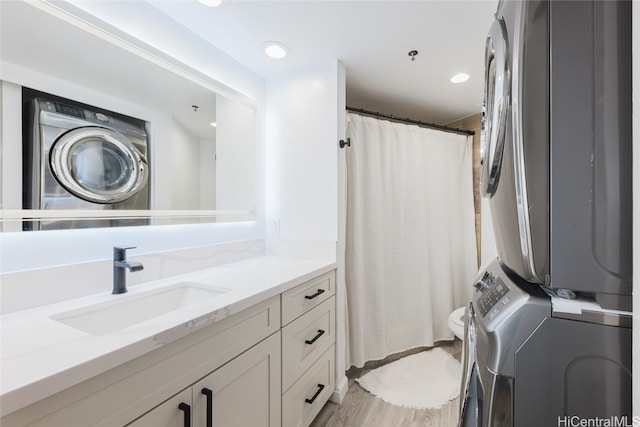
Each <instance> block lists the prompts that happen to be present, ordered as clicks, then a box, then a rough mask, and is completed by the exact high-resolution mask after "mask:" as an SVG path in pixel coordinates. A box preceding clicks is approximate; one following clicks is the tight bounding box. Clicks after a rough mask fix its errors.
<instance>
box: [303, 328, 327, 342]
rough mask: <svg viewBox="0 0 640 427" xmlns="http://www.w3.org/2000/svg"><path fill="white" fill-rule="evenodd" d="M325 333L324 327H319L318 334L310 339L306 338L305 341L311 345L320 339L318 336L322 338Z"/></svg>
mask: <svg viewBox="0 0 640 427" xmlns="http://www.w3.org/2000/svg"><path fill="white" fill-rule="evenodd" d="M323 335H324V331H323V330H322V329H318V333H317V334H316V336H315V337H313V338H311V339H310V340H305V341H304V343H305V344H309V345H311V344H313V343H314V342H316V341H318V338H320V337H321V336H323Z"/></svg>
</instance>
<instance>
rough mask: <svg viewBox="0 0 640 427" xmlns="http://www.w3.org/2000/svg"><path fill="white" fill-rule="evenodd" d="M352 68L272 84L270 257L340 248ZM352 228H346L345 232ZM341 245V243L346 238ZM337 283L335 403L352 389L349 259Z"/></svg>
mask: <svg viewBox="0 0 640 427" xmlns="http://www.w3.org/2000/svg"><path fill="white" fill-rule="evenodd" d="M345 98H346V89H345V71H344V67H343V66H342V64H340V63H339V62H338V61H332V62H329V63H323V64H319V65H318V66H315V67H311V68H308V69H304V70H301V71H298V72H296V73H293V74H290V75H287V76H284V77H281V78H276V79H271V80H267V85H266V99H267V102H266V120H265V128H266V129H265V200H266V201H265V217H266V218H265V221H266V224H267V227H266V228H267V246H268V249H269V251H270V253H274V254H287V255H293V256H307V257H309V256H316V255H317V256H323V255H325V256H331V257H332V259H336V248H337V246H340V247H342V249H341V252H342V253H344V239H343V238H340V239H339V238H338V236H339V226H338V204H339V200H340V198H341V197H344V193H343V191H342V189H339V188H338V154H340V153H338V150H339V148H338V141H339V140H340V139H341V138H344V132H345ZM343 226H344V224H341V227H340V230H342V231H341V232H342V233H343V232H344V230H343V228H342V227H343ZM338 240H339V241H338ZM336 262H337V265H338V273H337V284H336V313H337V318H336V355H337V359H336V377H337V378H336V384H337V391H336V393H334V395H333V396H332V400H333V401H337V402H339V401H341V400H342V398H343V397H344V395H345V394H346V390H347V379H346V377H345V375H344V372H345V369H346V368H345V357H344V355H345V349H346V347H345V331H346V328H345V326H346V325H345V300H344V297H345V289H344V257H343V256H340V255H338V256H337V259H336Z"/></svg>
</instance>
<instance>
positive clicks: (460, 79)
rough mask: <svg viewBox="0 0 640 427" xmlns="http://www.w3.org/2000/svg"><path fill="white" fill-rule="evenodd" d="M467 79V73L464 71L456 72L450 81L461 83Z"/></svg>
mask: <svg viewBox="0 0 640 427" xmlns="http://www.w3.org/2000/svg"><path fill="white" fill-rule="evenodd" d="M467 80H469V74H466V73H458V74H456V75H455V76H453V77H451V83H462V82H466V81H467Z"/></svg>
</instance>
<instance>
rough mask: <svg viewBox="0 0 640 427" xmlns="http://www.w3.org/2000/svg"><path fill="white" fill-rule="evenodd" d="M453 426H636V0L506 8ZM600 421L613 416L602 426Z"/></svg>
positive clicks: (496, 45) (490, 41) (489, 89)
mask: <svg viewBox="0 0 640 427" xmlns="http://www.w3.org/2000/svg"><path fill="white" fill-rule="evenodd" d="M495 16H496V19H495V21H494V22H493V24H492V26H491V27H490V31H489V35H488V37H487V50H486V86H485V107H484V112H483V113H484V116H483V135H482V149H481V156H482V177H481V190H482V193H483V195H484V196H485V197H488V198H489V205H490V211H491V217H492V223H493V228H494V231H495V238H496V246H497V252H498V258H497V259H496V260H494V261H493V263H492V264H490V265H489V267H488V268H487V269H486V270H485V271H483V272H481V273H480V275H479V277H478V280H477V282H476V284H475V292H474V295H473V299H472V301H471V303H470V305H469V307H468V309H467V318H468V321H467V325H466V330H465V361H464V377H463V383H462V394H461V415H460V425H461V426H465V427H468V426H483V427H502V426H510V427H511V426H516V427H529V426H531V427H539V426H570V425H627V424H628V425H631V424H632V419H631V346H632V340H631V320H632V313H631V311H632V307H631V298H632V296H631V295H632V242H631V236H632V232H631V228H632V215H631V212H632V208H631V205H632V192H631V182H632V176H631V175H632V165H631V161H632V160H631V126H632V119H631V1H619V0H618V1H613V0H611V1H561V0H559V1H555V0H550V1H548V0H527V1H508V0H504V1H501V2H500V3H499V5H498V9H497V12H496V15H495ZM607 423H608V424H607Z"/></svg>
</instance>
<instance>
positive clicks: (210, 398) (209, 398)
mask: <svg viewBox="0 0 640 427" xmlns="http://www.w3.org/2000/svg"><path fill="white" fill-rule="evenodd" d="M200 392H201V393H202V394H204V395H205V396H207V427H213V392H212V391H211V390H209V389H208V388H206V387H205V388H203V389H202V390H201V391H200Z"/></svg>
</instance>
